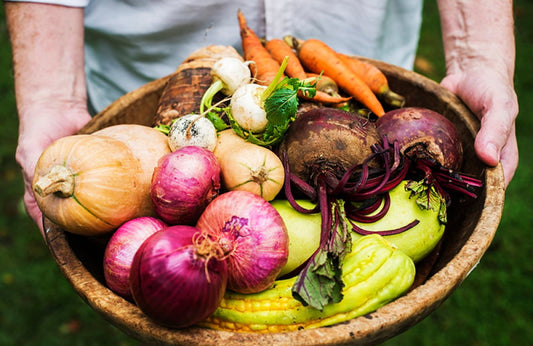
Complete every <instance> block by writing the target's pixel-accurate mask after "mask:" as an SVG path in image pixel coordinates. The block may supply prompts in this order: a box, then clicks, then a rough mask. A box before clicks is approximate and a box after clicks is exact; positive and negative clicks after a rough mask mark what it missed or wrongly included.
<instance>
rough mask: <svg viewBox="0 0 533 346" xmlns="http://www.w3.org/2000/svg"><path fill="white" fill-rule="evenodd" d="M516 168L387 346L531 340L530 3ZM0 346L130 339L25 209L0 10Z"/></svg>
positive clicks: (436, 47)
mask: <svg viewBox="0 0 533 346" xmlns="http://www.w3.org/2000/svg"><path fill="white" fill-rule="evenodd" d="M515 9H516V11H515V13H516V34H517V51H518V56H517V65H516V79H515V81H516V89H517V93H518V96H519V100H520V110H521V112H520V113H521V115H520V116H519V117H518V120H517V132H518V141H519V146H520V148H521V149H522V150H521V153H520V167H519V170H518V172H517V173H516V176H515V179H514V181H513V183H512V184H511V186H510V187H509V189H508V191H507V194H506V203H505V210H504V215H503V219H502V221H501V224H500V228H499V230H498V232H497V234H496V237H495V239H494V242H493V244H492V245H491V247H490V248H489V249H488V251H487V253H486V255H485V256H484V257H483V259H482V261H481V263H480V264H479V265H478V266H477V268H476V269H475V270H474V271H473V272H472V273H471V274H470V276H469V277H468V278H467V280H466V281H465V282H464V283H463V285H462V286H461V287H460V288H459V289H458V290H457V291H456V292H455V293H454V294H453V295H452V296H451V297H450V298H449V299H448V300H446V301H445V302H444V303H443V304H442V305H441V307H440V308H439V309H437V311H435V312H434V313H433V314H431V315H430V316H429V317H428V318H426V319H425V320H424V321H422V322H421V323H419V324H418V325H416V326H414V327H413V328H411V329H410V330H408V331H406V332H405V333H403V334H401V335H399V336H397V337H395V338H394V339H392V340H389V341H388V342H386V344H387V345H418V344H423V345H427V344H431V345H452V344H454V345H511V344H513V345H515V344H516V345H526V344H532V343H533V328H532V327H531V325H532V324H533V293H532V292H533V280H532V277H533V264H532V263H533V262H532V261H531V260H530V258H529V256H530V254H531V253H532V252H533V245H532V244H533V242H532V241H531V238H529V235H530V234H529V233H530V232H531V230H530V227H531V226H532V225H533V222H532V220H533V216H532V215H533V213H532V212H531V207H532V206H533V203H532V198H531V195H529V193H531V185H529V181H528V180H527V179H530V178H531V176H532V172H531V170H532V168H533V166H532V164H533V161H532V160H531V159H532V157H531V155H532V152H531V150H529V148H531V146H532V143H531V141H532V139H531V135H530V134H528V132H529V131H531V130H532V129H533V120H532V118H531V116H530V114H532V113H533V104H532V102H533V93H532V92H533V65H532V64H531V57H533V22H532V21H531V18H533V2H531V1H527V0H519V1H515ZM424 11H425V17H424V24H423V32H422V37H421V41H420V50H419V54H418V55H419V58H418V60H417V71H418V72H420V73H423V74H425V75H427V76H429V77H430V78H433V79H435V80H440V79H441V78H442V76H443V75H444V63H443V57H442V46H441V43H442V42H441V39H440V32H439V30H440V28H439V24H438V14H437V10H436V5H435V3H434V2H433V1H426V7H425V10H424ZM0 116H1V117H2V126H0V167H1V169H0V174H1V179H0V184H1V185H0V191H2V197H1V198H0V206H1V208H0V345H137V344H138V343H137V342H136V341H135V340H132V339H131V338H130V337H128V336H127V335H125V334H123V333H122V332H121V331H119V330H117V329H116V328H115V327H113V326H112V325H110V324H109V323H108V322H107V321H106V320H104V319H103V318H102V317H101V316H100V315H99V314H97V313H96V312H94V311H93V310H92V309H91V308H90V307H89V306H88V305H86V304H85V303H84V302H83V301H82V300H81V299H80V298H79V297H78V296H77V294H76V293H75V292H74V290H73V289H72V288H71V287H70V285H69V284H68V282H67V281H66V280H65V278H64V277H63V276H62V275H61V273H60V272H59V270H58V268H57V266H56V264H55V262H54V260H53V259H52V257H51V255H50V254H49V252H48V250H47V248H46V246H45V244H44V243H43V240H42V239H41V237H40V235H39V232H38V230H37V228H36V227H35V226H34V225H33V224H32V223H31V222H30V221H29V219H28V218H27V216H26V215H25V212H24V208H23V206H22V201H21V199H22V191H23V185H22V178H21V176H20V172H19V169H18V166H17V164H16V162H15V159H14V152H15V146H16V140H17V126H18V123H17V116H16V111H15V103H14V96H13V79H12V69H11V57H10V47H9V42H8V38H7V34H6V29H5V20H4V13H3V6H0Z"/></svg>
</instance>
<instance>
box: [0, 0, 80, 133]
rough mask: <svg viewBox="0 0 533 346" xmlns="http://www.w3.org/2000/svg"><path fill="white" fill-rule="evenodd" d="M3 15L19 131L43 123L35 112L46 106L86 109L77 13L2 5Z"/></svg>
mask: <svg viewBox="0 0 533 346" xmlns="http://www.w3.org/2000/svg"><path fill="white" fill-rule="evenodd" d="M5 11H6V18H7V25H8V30H9V36H10V40H11V46H12V51H13V67H14V80H15V96H16V100H17V110H18V113H19V117H20V125H21V127H24V126H26V125H27V123H28V122H30V121H31V122H36V121H37V122H40V121H43V120H44V119H39V117H40V114H39V113H38V112H36V110H38V109H39V108H41V107H43V106H45V105H49V104H50V103H56V104H62V105H64V106H65V109H71V108H73V107H74V108H79V107H82V108H83V107H86V103H87V92H86V86H85V73H84V58H83V56H84V48H83V9H82V8H74V7H64V6H56V5H46V4H38V3H11V2H6V3H5ZM48 116H49V115H48ZM58 116H59V115H58ZM48 120H49V121H53V119H48Z"/></svg>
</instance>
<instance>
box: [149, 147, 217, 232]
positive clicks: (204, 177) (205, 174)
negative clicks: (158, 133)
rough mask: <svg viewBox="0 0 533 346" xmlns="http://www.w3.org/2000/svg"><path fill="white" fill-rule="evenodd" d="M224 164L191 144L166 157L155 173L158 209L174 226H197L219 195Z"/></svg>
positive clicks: (155, 197)
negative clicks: (195, 224)
mask: <svg viewBox="0 0 533 346" xmlns="http://www.w3.org/2000/svg"><path fill="white" fill-rule="evenodd" d="M219 189H220V165H219V164H218V161H217V159H216V157H215V155H214V154H213V153H212V152H211V151H209V150H207V149H205V148H202V147H196V146H188V147H183V148H180V149H178V150H176V151H174V152H172V153H169V154H167V155H165V156H163V157H162V158H161V159H160V160H159V163H158V166H157V167H156V168H155V170H154V174H153V176H152V189H151V197H152V203H153V205H154V210H155V212H156V213H157V215H158V216H159V217H160V218H161V219H162V220H163V221H165V222H167V223H169V224H172V225H178V224H179V225H194V223H195V222H196V220H197V219H198V217H199V216H200V214H201V213H202V211H203V210H204V208H205V207H206V206H207V204H208V203H209V202H210V201H211V200H212V199H213V198H215V197H216V196H217V195H218V191H219Z"/></svg>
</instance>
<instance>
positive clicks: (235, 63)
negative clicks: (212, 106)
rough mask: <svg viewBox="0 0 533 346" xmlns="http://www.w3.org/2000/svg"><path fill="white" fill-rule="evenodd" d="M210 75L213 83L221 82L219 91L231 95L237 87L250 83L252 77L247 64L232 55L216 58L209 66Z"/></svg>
mask: <svg viewBox="0 0 533 346" xmlns="http://www.w3.org/2000/svg"><path fill="white" fill-rule="evenodd" d="M211 76H212V77H213V84H215V83H221V84H222V86H221V87H222V89H220V91H221V92H222V93H224V94H225V95H232V94H233V93H234V92H235V91H236V90H237V89H238V88H239V87H241V86H242V85H245V84H248V83H250V80H251V78H252V75H251V72H250V68H249V67H248V64H247V63H246V62H242V61H241V60H239V59H237V58H234V57H225V58H221V59H219V60H217V61H216V62H215V63H214V64H213V67H211Z"/></svg>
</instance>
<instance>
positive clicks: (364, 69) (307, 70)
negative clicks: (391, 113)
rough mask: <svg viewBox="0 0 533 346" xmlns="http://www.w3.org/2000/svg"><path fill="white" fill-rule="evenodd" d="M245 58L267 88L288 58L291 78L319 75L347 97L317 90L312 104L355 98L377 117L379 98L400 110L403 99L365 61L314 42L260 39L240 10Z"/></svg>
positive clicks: (381, 108) (379, 114)
mask: <svg viewBox="0 0 533 346" xmlns="http://www.w3.org/2000/svg"><path fill="white" fill-rule="evenodd" d="M237 17H238V21H239V28H240V34H241V39H242V48H243V55H244V59H245V60H247V61H253V62H254V64H252V65H250V68H251V69H252V73H253V75H254V77H255V79H256V80H257V83H259V84H263V85H268V84H269V83H270V82H271V81H272V79H273V77H274V76H275V75H276V73H277V71H278V70H279V68H280V65H281V62H282V61H283V59H285V57H288V58H289V59H288V64H287V67H286V69H285V73H286V75H287V76H288V77H290V78H298V79H308V78H310V77H313V76H317V75H320V76H321V77H320V78H325V79H328V78H331V79H332V80H333V81H334V82H335V83H336V85H338V87H340V88H341V89H342V90H343V91H344V92H345V93H346V94H347V95H349V96H348V97H342V96H341V95H339V94H335V93H328V92H326V91H321V90H320V88H317V93H316V95H315V96H314V97H313V100H314V101H317V102H322V103H326V104H339V103H342V102H346V101H347V100H349V99H350V98H352V97H353V98H354V99H356V100H357V101H359V102H360V103H361V104H363V105H364V106H365V107H367V108H368V109H369V110H370V111H371V112H372V113H374V114H375V115H376V116H378V117H380V116H382V115H383V114H385V111H384V109H383V105H382V103H381V101H380V99H382V100H384V101H385V102H386V103H387V104H389V105H390V106H393V107H403V105H404V103H405V99H404V97H403V96H401V95H399V94H397V93H395V92H393V91H392V90H391V89H390V87H389V84H388V81H387V77H386V76H385V75H384V74H383V72H382V71H381V70H380V69H378V68H377V67H376V66H374V65H372V64H371V63H368V62H366V61H363V60H360V59H357V58H355V57H350V56H347V55H345V54H342V53H339V52H336V51H335V50H333V49H332V48H331V47H329V46H328V45H327V44H326V43H324V42H322V41H320V40H317V39H308V40H300V39H297V38H295V37H292V36H285V37H284V38H283V39H271V40H268V41H264V40H262V39H261V38H260V37H258V36H257V34H256V33H255V32H254V31H253V30H252V29H250V28H249V27H248V25H247V22H246V19H245V17H244V15H243V13H242V12H241V11H238V13H237Z"/></svg>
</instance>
